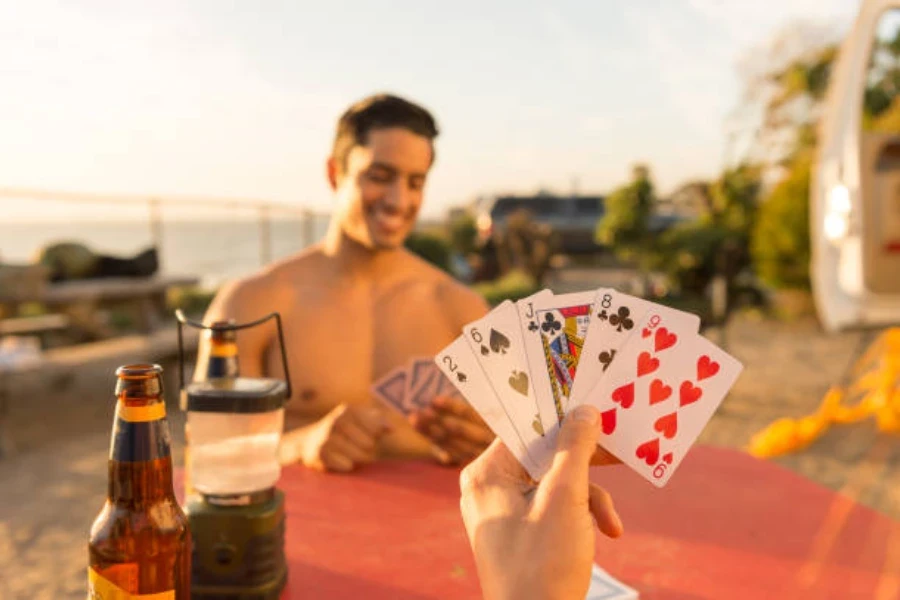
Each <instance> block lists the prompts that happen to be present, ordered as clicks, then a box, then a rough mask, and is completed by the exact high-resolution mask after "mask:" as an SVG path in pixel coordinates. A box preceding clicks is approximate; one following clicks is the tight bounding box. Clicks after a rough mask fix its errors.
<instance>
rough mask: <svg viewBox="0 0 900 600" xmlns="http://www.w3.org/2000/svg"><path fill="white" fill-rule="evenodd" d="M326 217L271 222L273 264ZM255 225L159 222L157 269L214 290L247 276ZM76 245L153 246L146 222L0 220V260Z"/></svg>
mask: <svg viewBox="0 0 900 600" xmlns="http://www.w3.org/2000/svg"><path fill="white" fill-rule="evenodd" d="M327 226H328V217H327V216H315V217H312V218H311V219H310V220H309V221H306V220H304V219H301V218H293V217H291V218H281V219H273V220H272V221H271V222H270V244H269V248H268V249H267V251H268V257H269V258H270V259H271V260H277V259H279V258H282V257H284V256H289V255H291V254H293V253H295V252H298V251H299V250H302V249H303V248H306V247H307V246H309V245H310V244H313V243H315V242H317V241H318V240H320V239H321V238H322V237H323V236H324V235H325V231H326V229H327ZM262 239H263V235H262V231H261V227H260V224H259V222H258V221H255V220H254V221H251V220H235V221H163V224H162V243H161V249H160V250H161V251H160V271H161V272H162V273H164V274H167V275H192V276H196V277H199V278H200V279H201V282H202V284H203V285H205V286H217V285H220V284H221V283H223V282H224V281H227V280H229V279H233V278H236V277H241V276H244V275H247V274H250V273H252V272H253V271H255V270H256V269H258V268H259V267H260V266H261V265H262V264H264V263H265V259H266V255H265V254H266V253H265V252H264V250H263V248H262V242H261V240H262ZM60 241H77V242H80V243H83V244H85V245H87V246H88V247H90V248H91V249H93V250H94V251H96V252H100V253H104V254H110V255H114V256H131V255H134V254H137V253H138V252H140V251H141V250H143V249H145V248H147V247H149V246H151V245H153V235H152V232H151V229H150V225H149V223H148V221H146V220H143V221H126V222H120V223H115V222H70V223H65V222H51V223H2V222H0V262H5V263H17V264H21V263H29V262H32V260H33V258H34V256H35V255H36V253H37V252H38V250H39V249H40V248H41V247H43V246H45V245H47V244H50V243H53V242H60Z"/></svg>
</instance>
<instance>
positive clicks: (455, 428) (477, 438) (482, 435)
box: [441, 415, 495, 449]
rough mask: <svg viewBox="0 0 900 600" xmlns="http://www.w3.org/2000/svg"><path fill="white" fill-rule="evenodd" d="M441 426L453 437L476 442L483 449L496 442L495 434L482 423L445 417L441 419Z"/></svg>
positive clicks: (455, 417)
mask: <svg viewBox="0 0 900 600" xmlns="http://www.w3.org/2000/svg"><path fill="white" fill-rule="evenodd" d="M441 424H442V425H443V426H444V429H446V430H447V431H448V432H449V433H450V434H451V435H452V436H453V437H455V438H464V439H466V440H468V441H471V442H474V443H475V444H477V445H479V446H480V448H481V449H484V448H485V447H486V446H487V445H488V444H490V443H491V442H493V441H494V437H495V436H494V432H493V431H491V430H490V429H488V428H487V427H485V426H484V425H483V424H481V423H474V422H472V421H469V420H466V419H464V418H460V417H457V416H452V415H444V416H442V417H441Z"/></svg>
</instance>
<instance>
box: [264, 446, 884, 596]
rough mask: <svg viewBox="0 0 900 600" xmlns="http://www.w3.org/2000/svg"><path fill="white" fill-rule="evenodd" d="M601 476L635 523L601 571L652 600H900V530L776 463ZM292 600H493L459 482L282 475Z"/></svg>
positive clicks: (398, 473)
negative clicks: (481, 579)
mask: <svg viewBox="0 0 900 600" xmlns="http://www.w3.org/2000/svg"><path fill="white" fill-rule="evenodd" d="M592 479H593V480H594V481H596V482H598V483H600V484H601V485H603V486H605V487H606V488H607V489H609V490H610V491H611V492H612V494H613V496H614V498H615V500H616V506H617V508H618V510H619V513H620V514H621V516H622V519H623V521H624V523H625V534H624V536H623V537H622V538H620V539H618V540H609V539H606V538H602V537H601V538H600V539H599V542H598V549H597V556H596V562H597V563H598V564H599V565H600V566H601V567H603V568H604V569H606V570H607V571H608V572H610V573H611V574H612V575H613V576H614V577H616V578H617V579H620V580H621V581H623V582H624V583H626V584H627V585H630V586H631V587H634V588H636V589H637V590H638V592H639V594H640V598H642V599H643V600H654V599H659V600H661V599H667V600H668V599H676V600H678V599H681V600H700V599H707V598H709V599H713V598H715V599H722V598H727V599H729V600H741V599H753V600H759V599H761V598H766V599H770V598H771V599H781V598H785V599H788V598H790V599H801V598H816V599H826V598H834V599H840V600H848V599H853V598H860V599H862V598H865V599H867V600H871V599H877V600H895V599H897V598H900V523H896V522H892V521H891V520H890V519H889V518H888V517H887V516H885V515H882V514H880V513H878V512H876V511H873V510H871V509H869V508H867V507H864V506H861V505H859V504H857V503H855V502H854V501H853V500H852V499H850V498H847V497H845V496H841V495H839V494H836V493H834V492H832V491H830V490H828V489H826V488H824V487H821V486H819V485H817V484H815V483H813V482H811V481H808V480H806V479H803V478H802V477H799V476H797V475H795V474H794V473H792V472H790V471H788V470H787V469H785V468H783V467H780V466H778V465H776V464H774V463H770V462H765V461H761V460H759V459H756V458H753V457H751V456H748V455H746V454H743V453H740V452H737V451H734V450H729V449H721V448H713V447H704V446H698V447H695V448H694V449H693V450H692V451H691V454H690V455H689V456H688V457H687V458H686V459H685V461H684V463H683V464H682V465H681V467H680V468H679V471H678V473H677V474H676V476H675V477H674V478H673V479H672V481H671V483H669V484H668V485H667V486H666V487H665V488H663V489H656V488H654V487H653V486H651V485H650V484H648V483H647V482H646V481H644V480H643V479H641V478H639V477H638V476H637V475H635V474H634V473H633V472H631V471H629V470H628V469H627V467H624V466H622V465H619V466H615V467H602V468H598V469H594V470H593V471H592ZM279 487H280V488H281V489H283V490H284V492H285V494H286V497H287V500H286V513H287V534H286V554H287V561H288V568H289V577H288V586H287V589H286V590H285V593H284V595H283V598H285V599H290V598H368V599H373V600H374V599H379V598H392V599H393V598H413V599H425V598H480V597H481V593H480V588H479V584H478V578H477V573H476V570H475V564H474V561H473V558H472V555H471V551H470V549H469V545H468V543H467V541H466V536H465V531H464V529H463V524H462V519H461V517H460V514H459V488H458V471H456V470H453V469H447V468H443V467H439V466H437V465H433V464H429V463H424V462H393V461H392V462H382V463H379V464H375V465H372V466H370V467H367V468H365V469H362V470H361V471H359V472H358V473H354V474H351V475H338V474H320V473H315V472H312V471H310V470H307V469H304V468H302V467H299V466H289V467H286V468H285V469H284V471H283V474H282V478H281V481H280V483H279Z"/></svg>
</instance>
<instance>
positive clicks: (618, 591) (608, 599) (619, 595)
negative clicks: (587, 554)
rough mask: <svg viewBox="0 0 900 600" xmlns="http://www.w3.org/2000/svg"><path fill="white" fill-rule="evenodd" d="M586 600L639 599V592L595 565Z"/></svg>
mask: <svg viewBox="0 0 900 600" xmlns="http://www.w3.org/2000/svg"><path fill="white" fill-rule="evenodd" d="M585 600H638V593H637V590H635V589H633V588H630V587H628V586H627V585H625V584H624V583H622V582H621V581H619V580H617V579H616V578H615V577H613V576H612V575H610V574H609V573H607V572H606V571H604V570H603V569H601V568H600V567H598V566H597V565H594V566H593V568H592V569H591V586H590V587H589V588H588V592H587V596H585Z"/></svg>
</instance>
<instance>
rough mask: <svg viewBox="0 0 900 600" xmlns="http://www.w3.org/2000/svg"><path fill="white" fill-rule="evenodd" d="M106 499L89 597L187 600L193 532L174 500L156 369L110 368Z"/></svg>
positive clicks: (94, 542) (91, 546)
mask: <svg viewBox="0 0 900 600" xmlns="http://www.w3.org/2000/svg"><path fill="white" fill-rule="evenodd" d="M116 377H117V382H116V397H117V398H118V401H117V403H116V416H115V421H114V422H113V429H112V441H111V443H110V450H109V463H108V468H109V485H108V491H107V495H106V503H105V504H104V505H103V508H102V509H101V511H100V514H99V515H98V516H97V519H96V520H95V521H94V524H93V526H92V527H91V537H90V542H89V543H88V552H89V556H90V566H89V568H88V597H89V598H90V599H91V600H108V599H115V600H127V599H130V598H144V597H147V598H153V600H175V599H177V600H188V599H189V598H190V581H191V573H190V570H191V568H190V566H191V535H190V530H189V528H188V521H187V518H186V517H185V514H184V512H183V511H182V510H181V507H180V506H179V505H178V500H177V499H176V498H175V491H174V489H173V485H172V455H171V444H170V440H169V425H168V423H167V421H166V404H165V400H164V398H163V390H162V368H161V367H159V366H158V365H128V366H124V367H119V369H118V370H117V371H116Z"/></svg>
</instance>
